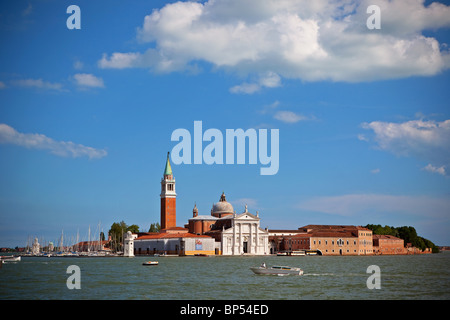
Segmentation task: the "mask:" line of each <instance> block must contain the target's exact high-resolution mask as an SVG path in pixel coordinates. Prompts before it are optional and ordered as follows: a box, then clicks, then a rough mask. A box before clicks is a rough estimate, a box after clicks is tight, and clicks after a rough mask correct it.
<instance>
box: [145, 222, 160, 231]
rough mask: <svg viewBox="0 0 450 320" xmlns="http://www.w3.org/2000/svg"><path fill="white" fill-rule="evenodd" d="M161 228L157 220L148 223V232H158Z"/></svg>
mask: <svg viewBox="0 0 450 320" xmlns="http://www.w3.org/2000/svg"><path fill="white" fill-rule="evenodd" d="M160 230H161V226H160V225H159V223H158V222H156V223H152V224H151V225H150V229H148V232H159V231H160Z"/></svg>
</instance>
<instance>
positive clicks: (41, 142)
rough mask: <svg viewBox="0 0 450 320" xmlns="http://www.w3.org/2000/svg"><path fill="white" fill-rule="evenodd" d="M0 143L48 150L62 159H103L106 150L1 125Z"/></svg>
mask: <svg viewBox="0 0 450 320" xmlns="http://www.w3.org/2000/svg"><path fill="white" fill-rule="evenodd" d="M0 143H4V144H14V145H17V146H21V147H26V148H28V149H38V150H48V151H50V153H52V154H54V155H57V156H61V157H72V158H78V157H88V158H89V159H96V158H103V157H105V156H106V155H107V152H106V150H103V149H95V148H92V147H87V146H84V145H82V144H76V143H73V142H71V141H55V140H53V139H52V138H49V137H47V136H45V135H43V134H39V133H21V132H18V131H17V130H16V129H14V128H12V127H10V126H8V125H7V124H4V123H2V124H0Z"/></svg>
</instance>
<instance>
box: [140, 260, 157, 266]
mask: <svg viewBox="0 0 450 320" xmlns="http://www.w3.org/2000/svg"><path fill="white" fill-rule="evenodd" d="M142 265H143V266H157V265H158V261H146V262H144V263H143V264H142Z"/></svg>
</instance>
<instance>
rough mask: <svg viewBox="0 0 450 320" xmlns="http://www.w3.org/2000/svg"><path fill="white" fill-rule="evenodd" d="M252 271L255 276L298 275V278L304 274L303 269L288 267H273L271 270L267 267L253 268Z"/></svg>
mask: <svg viewBox="0 0 450 320" xmlns="http://www.w3.org/2000/svg"><path fill="white" fill-rule="evenodd" d="M250 270H252V271H253V272H254V273H255V274H271V275H296V276H301V275H302V274H303V270H302V269H300V268H295V267H288V266H273V267H271V268H267V267H265V266H261V267H251V268H250Z"/></svg>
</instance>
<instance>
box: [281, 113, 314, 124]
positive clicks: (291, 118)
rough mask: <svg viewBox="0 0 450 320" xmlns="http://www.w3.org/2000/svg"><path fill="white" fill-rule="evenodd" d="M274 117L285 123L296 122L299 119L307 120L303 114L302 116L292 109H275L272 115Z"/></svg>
mask: <svg viewBox="0 0 450 320" xmlns="http://www.w3.org/2000/svg"><path fill="white" fill-rule="evenodd" d="M273 117H274V118H275V119H277V120H280V121H282V122H286V123H296V122H299V121H301V120H307V119H308V118H307V117H305V116H302V115H300V114H296V113H295V112H292V111H277V112H275V115H274V116H273Z"/></svg>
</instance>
